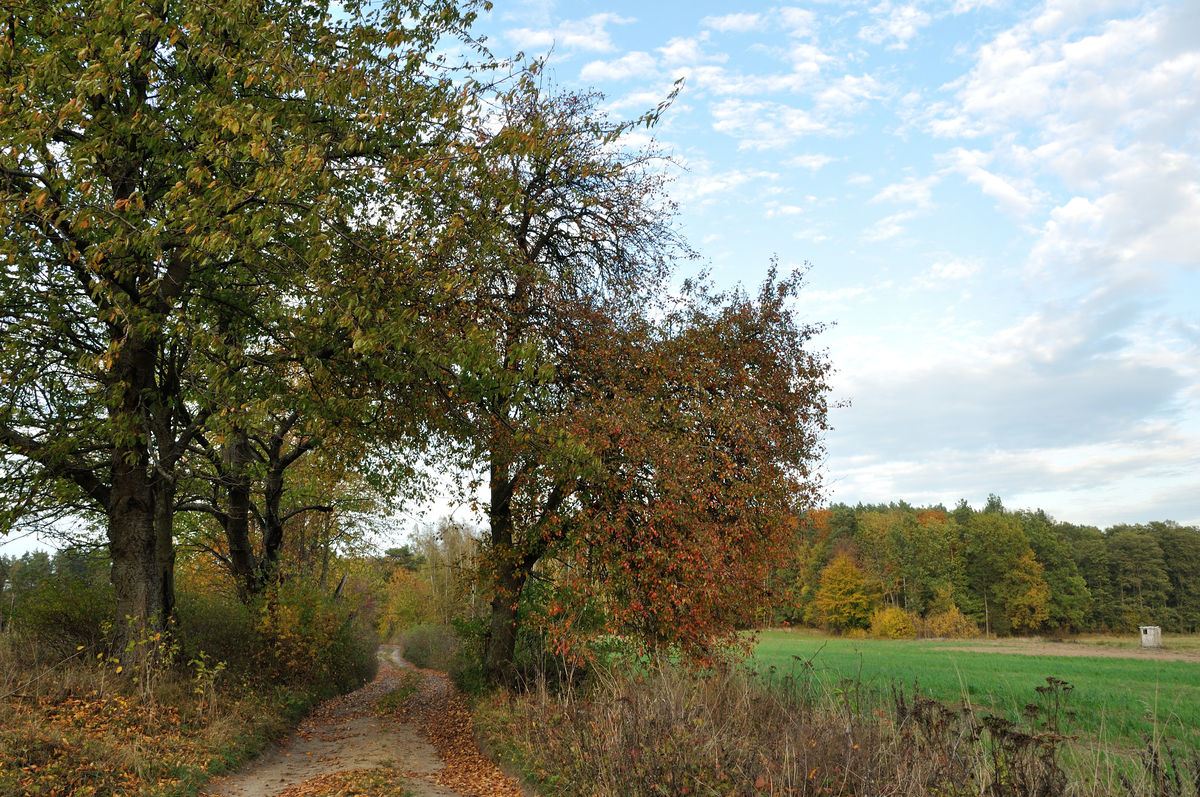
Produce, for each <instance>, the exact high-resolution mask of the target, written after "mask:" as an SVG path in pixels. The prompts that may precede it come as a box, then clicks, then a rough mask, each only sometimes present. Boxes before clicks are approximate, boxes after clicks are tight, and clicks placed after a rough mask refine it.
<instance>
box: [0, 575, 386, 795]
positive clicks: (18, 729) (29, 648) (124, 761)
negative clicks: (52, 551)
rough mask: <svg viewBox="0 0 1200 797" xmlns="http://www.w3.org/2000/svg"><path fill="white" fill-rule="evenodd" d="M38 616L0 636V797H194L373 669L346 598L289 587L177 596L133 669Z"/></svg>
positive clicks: (363, 622)
mask: <svg viewBox="0 0 1200 797" xmlns="http://www.w3.org/2000/svg"><path fill="white" fill-rule="evenodd" d="M53 606H54V607H55V611H54V612H47V611H40V610H39V611H30V612H27V613H25V614H18V615H17V620H18V622H14V623H13V624H11V625H10V626H9V627H8V628H7V629H6V630H5V631H4V632H3V633H0V794H13V795H17V794H21V795H52V794H53V795H61V794H71V795H141V794H155V795H193V794H196V793H198V791H199V789H200V788H201V787H202V785H203V784H204V783H205V782H206V781H207V780H209V779H210V778H211V777H214V776H217V775H220V774H223V773H224V772H226V771H228V770H230V769H231V768H233V767H234V766H236V765H237V764H239V763H241V762H242V761H244V760H247V759H248V758H250V757H252V756H253V755H255V754H256V753H258V752H259V751H260V750H261V749H262V748H263V747H264V746H265V745H266V744H267V743H268V742H270V741H272V740H274V739H277V738H279V737H281V736H282V735H283V734H284V733H286V732H287V731H288V730H289V729H290V728H291V727H293V726H294V724H295V722H296V721H297V720H298V719H299V718H300V716H302V715H303V714H304V712H305V711H307V709H308V708H309V707H310V706H311V705H313V703H315V702H316V701H317V700H318V699H321V698H323V697H326V696H329V695H330V694H332V693H334V692H344V691H348V690H350V689H352V688H354V687H357V686H358V685H360V684H362V683H364V682H365V681H367V680H369V679H370V678H371V677H372V676H373V675H374V671H375V666H376V664H377V662H376V661H375V658H374V648H375V643H374V639H373V638H372V637H371V636H370V634H369V632H368V631H367V630H366V626H367V625H368V621H367V619H366V618H362V617H360V616H359V613H358V612H357V611H356V607H355V606H353V605H351V603H350V602H349V601H346V600H341V601H333V600H331V599H330V598H328V597H327V596H324V595H320V594H318V593H317V592H315V591H312V590H309V589H306V588H304V587H303V586H301V585H295V586H288V587H285V588H283V589H280V590H278V591H275V592H272V594H270V595H268V596H265V597H264V598H263V599H262V601H260V602H259V603H258V604H254V605H251V606H244V605H241V604H239V603H237V602H236V601H235V600H233V599H231V598H225V597H222V596H221V595H218V594H206V593H193V594H188V593H186V592H184V593H181V600H180V605H179V611H178V613H177V622H176V624H175V625H174V626H173V627H172V628H171V630H170V632H169V633H168V634H167V635H166V637H165V639H164V638H153V639H147V640H137V641H135V643H134V644H147V645H149V644H151V643H153V644H154V645H155V646H156V647H157V651H158V652H157V654H156V655H155V656H153V657H150V658H148V659H147V663H146V664H145V665H144V666H142V667H140V668H139V669H138V670H137V671H136V672H128V671H124V670H123V667H122V666H121V664H120V663H119V660H118V659H119V656H118V655H117V654H118V653H119V651H114V650H112V649H111V648H110V647H108V646H107V643H106V641H105V639H106V638H105V636H104V634H103V632H102V630H97V629H93V628H91V627H89V626H87V625H86V624H85V623H82V622H81V623H80V624H79V625H78V626H75V627H72V628H69V629H66V630H65V631H64V629H62V628H59V627H55V626H54V624H53V623H50V622H43V619H44V618H48V617H50V618H52V617H54V616H56V615H57V614H59V613H60V612H59V610H58V608H57V606H58V604H57V603H56V604H54V605H53Z"/></svg>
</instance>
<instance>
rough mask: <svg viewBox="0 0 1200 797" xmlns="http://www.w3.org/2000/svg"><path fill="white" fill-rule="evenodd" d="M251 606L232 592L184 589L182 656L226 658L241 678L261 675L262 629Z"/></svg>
mask: <svg viewBox="0 0 1200 797" xmlns="http://www.w3.org/2000/svg"><path fill="white" fill-rule="evenodd" d="M254 621H255V618H254V615H253V613H252V612H251V611H250V608H249V607H248V606H246V605H245V604H244V603H242V602H241V601H239V600H237V599H236V598H234V597H232V596H228V595H221V594H218V593H212V592H194V591H182V592H180V593H179V595H178V597H177V601H176V606H175V622H176V629H177V631H178V638H179V642H180V653H181V659H182V660H183V661H184V662H185V663H186V662H189V661H193V660H197V659H201V657H203V658H204V659H207V660H209V661H213V662H224V663H225V666H226V671H227V672H229V673H230V674H231V675H236V676H238V677H239V678H257V677H260V676H261V674H262V673H261V668H260V665H261V663H262V662H261V653H262V650H263V648H264V647H265V644H266V643H265V641H264V639H263V635H262V633H261V632H260V631H259V630H258V629H257V628H255V622H254Z"/></svg>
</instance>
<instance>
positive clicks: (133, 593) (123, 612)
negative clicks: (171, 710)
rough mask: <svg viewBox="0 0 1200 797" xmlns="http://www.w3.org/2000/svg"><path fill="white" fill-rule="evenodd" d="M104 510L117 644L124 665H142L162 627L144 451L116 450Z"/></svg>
mask: <svg viewBox="0 0 1200 797" xmlns="http://www.w3.org/2000/svg"><path fill="white" fill-rule="evenodd" d="M113 453H114V458H113V459H114V463H113V468H112V492H111V495H110V499H109V505H108V547H109V552H110V553H111V555H112V584H113V590H114V591H115V593H116V603H117V607H116V608H117V616H116V622H115V629H114V630H115V643H116V648H117V656H118V657H119V658H120V659H121V660H122V662H123V663H126V662H128V664H140V663H141V662H142V661H144V660H145V656H146V655H147V654H148V653H150V652H151V649H152V648H153V646H154V644H155V640H154V634H156V633H158V632H160V631H162V630H163V628H164V621H165V617H166V611H165V610H166V607H165V606H164V603H163V598H164V594H165V586H166V585H165V584H164V582H163V573H162V570H161V569H160V561H159V553H158V530H157V528H156V525H155V511H154V510H155V496H154V490H153V488H152V485H151V483H150V478H149V474H148V472H147V467H148V465H149V457H148V456H147V452H146V449H145V447H144V446H141V445H136V444H135V445H130V446H121V447H118V448H116V449H115V451H114V452H113Z"/></svg>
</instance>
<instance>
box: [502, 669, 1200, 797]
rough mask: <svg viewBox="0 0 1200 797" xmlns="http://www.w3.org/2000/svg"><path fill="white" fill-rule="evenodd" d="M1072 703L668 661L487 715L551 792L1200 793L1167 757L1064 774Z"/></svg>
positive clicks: (1196, 774)
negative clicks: (969, 701)
mask: <svg viewBox="0 0 1200 797" xmlns="http://www.w3.org/2000/svg"><path fill="white" fill-rule="evenodd" d="M801 675H803V673H802V674H801ZM1069 694H1070V688H1069V685H1067V684H1065V683H1064V682H1061V681H1055V680H1054V679H1048V683H1047V685H1046V686H1044V687H1042V688H1041V689H1039V694H1038V695H1031V698H1033V699H1035V700H1036V701H1037V703H1038V704H1039V707H1038V709H1037V710H1036V711H1035V710H1033V709H1031V710H1030V711H1029V712H1028V713H1027V715H1026V717H1025V719H1024V721H1023V722H1021V723H1011V722H1008V721H1006V720H1003V719H999V718H995V717H989V716H980V715H977V714H975V713H972V712H971V711H969V710H963V709H953V708H950V707H947V706H945V705H943V704H941V703H938V702H937V701H935V700H932V699H930V698H927V697H924V696H922V695H920V694H913V693H908V694H903V693H900V692H897V693H896V694H895V696H894V700H893V703H892V705H890V706H884V707H880V706H878V705H877V704H875V705H869V704H868V702H867V701H866V700H865V699H863V696H862V695H861V694H858V693H856V688H855V686H854V684H852V683H845V684H843V685H842V686H841V687H840V688H838V689H834V690H832V691H819V688H818V687H816V686H814V685H813V684H812V683H810V682H808V681H805V680H804V679H803V677H800V678H797V677H790V676H789V677H782V678H780V677H776V676H768V677H765V678H764V677H759V676H755V675H752V674H749V673H746V672H744V671H739V670H736V669H728V670H723V671H719V672H714V673H709V674H706V675H699V676H698V675H693V674H689V673H687V672H685V671H681V670H680V669H678V668H676V667H672V666H668V665H660V666H656V667H653V668H650V669H648V670H642V671H640V672H636V673H634V672H630V671H620V670H612V671H607V672H604V673H599V674H597V676H596V677H595V678H594V682H593V683H592V684H591V685H590V687H589V688H588V689H586V690H583V691H575V690H569V689H568V690H566V691H563V692H560V693H557V694H555V693H553V692H552V691H551V690H549V689H547V688H545V685H544V684H542V685H539V686H536V687H535V688H533V689H531V690H529V691H528V692H526V693H524V694H520V695H517V694H511V693H508V694H503V695H500V696H493V697H492V698H490V699H488V700H485V701H483V702H482V703H481V704H480V707H479V714H480V720H481V726H482V727H483V728H484V729H485V733H486V734H487V735H488V737H489V742H490V743H491V744H492V745H493V746H494V748H495V749H497V750H498V751H499V752H500V753H501V755H502V756H504V757H505V758H507V759H509V760H510V761H511V762H512V763H514V764H515V765H516V766H517V767H518V768H520V769H521V770H523V771H524V772H525V773H526V775H527V777H528V779H529V780H530V781H531V782H533V783H534V784H535V785H536V787H537V788H538V790H539V792H541V793H544V794H547V795H581V794H592V795H606V796H607V795H612V796H613V797H615V796H616V795H629V794H639V795H658V794H661V795H730V794H734V795H760V794H761V795H812V796H813V797H815V796H816V795H906V797H925V796H926V795H928V796H929V797H933V796H934V795H938V796H939V797H966V796H967V795H987V796H988V797H1060V795H1081V796H1082V795H1087V796H1088V797H1098V796H1099V795H1109V794H1125V795H1139V796H1140V795H1154V796H1155V797H1182V796H1183V795H1187V796H1188V797H1191V796H1192V795H1197V794H1198V791H1197V785H1198V784H1200V762H1198V763H1197V764H1193V763H1190V762H1188V761H1181V760H1168V759H1167V758H1166V757H1164V756H1161V755H1160V756H1159V757H1158V759H1157V763H1155V762H1154V761H1152V760H1151V759H1149V758H1148V759H1147V763H1146V765H1145V766H1143V767H1141V768H1137V767H1135V768H1132V769H1130V768H1128V767H1124V768H1112V769H1110V770H1109V771H1108V772H1106V773H1101V772H1095V773H1093V774H1095V775H1097V777H1085V776H1083V775H1081V773H1080V772H1079V771H1078V770H1076V769H1075V768H1074V767H1073V766H1068V765H1065V764H1064V754H1065V753H1066V751H1067V749H1068V747H1069V745H1070V742H1071V739H1070V737H1069V736H1067V735H1066V734H1065V733H1063V732H1062V730H1061V728H1060V724H1061V723H1062V722H1063V720H1064V718H1065V713H1066V711H1067V703H1068V701H1069ZM1156 766H1157V770H1155V767H1156ZM1100 775H1104V777H1099V776H1100Z"/></svg>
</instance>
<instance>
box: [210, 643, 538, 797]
mask: <svg viewBox="0 0 1200 797" xmlns="http://www.w3.org/2000/svg"><path fill="white" fill-rule="evenodd" d="M381 658H382V661H381V663H380V667H379V674H378V675H377V676H376V678H375V680H374V681H372V682H371V683H369V684H367V685H366V686H364V687H363V688H362V689H359V690H358V691H356V692H352V693H350V694H348V695H343V696H341V697H336V698H332V699H330V700H327V701H325V702H324V703H322V704H320V705H319V706H318V707H317V708H316V710H314V711H313V712H312V713H311V714H310V715H309V716H308V717H307V718H305V719H304V721H303V722H301V723H300V725H299V727H298V728H297V729H296V732H295V733H294V734H292V736H291V737H289V738H288V739H287V740H286V741H284V742H283V743H282V744H281V745H280V746H279V747H277V748H276V749H274V750H271V751H269V752H267V753H265V754H264V755H262V756H260V757H259V758H258V759H257V760H255V761H253V762H251V763H250V764H249V765H248V766H247V767H246V768H244V769H243V770H241V771H240V772H237V773H234V774H232V775H229V776H226V777H224V778H221V779H219V780H215V781H213V782H212V783H211V784H209V786H208V788H207V789H206V790H205V792H204V794H205V795H207V796H208V797H316V796H317V795H333V794H345V791H344V790H343V787H344V783H341V782H340V780H339V779H338V778H336V777H333V776H336V775H337V774H338V773H345V772H351V771H354V772H362V771H364V770H367V771H374V770H383V771H386V772H387V773H388V775H389V779H392V778H395V779H402V780H403V784H402V785H403V786H404V787H405V788H406V789H407V791H408V793H409V794H411V795H413V796H414V797H521V794H522V791H521V787H520V786H519V785H518V784H517V782H516V781H514V780H512V779H511V778H509V777H507V776H506V775H504V773H502V772H500V770H499V769H497V768H496V766H495V765H494V764H493V763H492V762H491V761H490V760H488V759H487V758H486V757H484V756H483V754H482V753H480V752H479V748H478V746H477V745H476V743H475V738H474V731H473V726H472V724H471V717H470V712H469V711H468V710H467V707H466V704H465V703H464V702H463V700H462V697H461V696H460V695H458V694H457V692H456V691H455V689H454V687H453V685H452V684H451V683H450V680H449V678H447V677H446V675H445V674H444V673H439V672H434V671H432V670H417V669H415V668H413V667H411V665H409V664H408V663H407V662H405V661H404V660H403V659H401V658H400V656H399V653H398V651H397V649H396V648H395V647H393V646H384V647H383V648H382V649H381ZM406 670H407V671H409V672H414V671H415V672H417V673H418V674H419V676H420V682H419V686H418V689H417V691H416V692H415V693H414V694H413V695H412V696H411V697H409V698H408V699H407V700H406V701H404V703H403V704H401V705H400V706H399V707H398V708H397V709H396V710H395V711H394V712H391V713H389V714H383V713H381V712H380V710H379V709H378V708H377V705H376V703H377V701H378V700H379V698H381V697H383V696H384V695H386V694H387V693H388V692H390V691H392V690H393V689H396V688H397V687H398V686H400V685H401V683H402V681H403V680H404V673H405V671H406ZM335 784H336V785H335Z"/></svg>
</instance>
